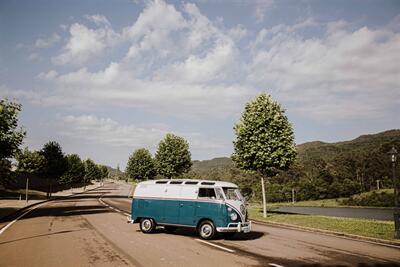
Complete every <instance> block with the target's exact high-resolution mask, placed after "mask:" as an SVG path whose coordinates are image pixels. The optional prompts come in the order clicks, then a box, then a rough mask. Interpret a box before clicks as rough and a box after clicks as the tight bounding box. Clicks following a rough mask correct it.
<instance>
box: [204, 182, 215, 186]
mask: <svg viewBox="0 0 400 267" xmlns="http://www.w3.org/2000/svg"><path fill="white" fill-rule="evenodd" d="M201 184H202V185H215V183H214V182H201Z"/></svg>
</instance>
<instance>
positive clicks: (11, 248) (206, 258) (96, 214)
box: [0, 183, 400, 267]
mask: <svg viewBox="0 0 400 267" xmlns="http://www.w3.org/2000/svg"><path fill="white" fill-rule="evenodd" d="M129 189H130V188H129V187H128V186H124V185H119V184H111V183H110V184H106V185H105V186H104V187H102V188H99V189H96V190H93V191H91V192H87V193H85V194H82V195H75V196H73V197H70V198H66V199H63V200H56V201H51V202H48V203H44V204H43V205H41V206H36V208H35V209H34V210H31V211H29V212H28V213H27V214H25V215H24V216H22V217H20V218H19V219H18V220H17V221H14V223H12V224H11V225H10V224H9V222H8V223H3V224H2V225H0V227H2V230H0V266H275V267H279V266H301V265H303V266H318V265H321V266H333V265H342V266H343V265H344V266H361V265H360V264H363V265H362V266H375V265H376V266H393V265H396V263H400V249H399V248H395V247H389V246H383V245H379V244H373V243H367V242H362V241H356V240H351V239H345V238H340V237H334V236H328V235H323V234H319V233H310V232H304V231H298V230H291V229H290V230H289V229H283V228H279V227H270V226H264V225H254V230H253V231H252V232H251V233H249V234H247V235H245V234H241V235H238V236H237V237H236V238H234V239H232V240H225V239H223V238H219V239H216V240H213V241H211V242H203V241H201V240H199V239H198V237H197V236H196V234H195V233H194V232H192V231H184V230H180V231H178V232H177V233H175V234H167V233H164V231H163V230H162V229H158V230H157V231H156V233H154V234H143V233H141V232H140V231H139V228H138V225H137V224H129V223H127V222H126V215H127V214H128V213H129V211H130V200H129V199H127V195H128V192H129ZM111 207H112V208H111ZM7 226H8V227H7ZM4 227H7V228H6V229H5V228H4ZM4 229H5V230H4ZM398 266H400V265H398Z"/></svg>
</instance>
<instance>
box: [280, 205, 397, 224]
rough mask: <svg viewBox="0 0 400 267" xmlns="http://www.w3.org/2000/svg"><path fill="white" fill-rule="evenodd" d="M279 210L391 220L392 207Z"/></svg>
mask: <svg viewBox="0 0 400 267" xmlns="http://www.w3.org/2000/svg"><path fill="white" fill-rule="evenodd" d="M276 210H277V211H280V212H288V213H297V214H310V215H323V216H334V217H346V218H362V219H373V220H384V221H392V220H393V209H391V208H383V209H379V208H345V207H343V208H341V207H295V206H294V207H292V206H287V207H280V208H278V209H276Z"/></svg>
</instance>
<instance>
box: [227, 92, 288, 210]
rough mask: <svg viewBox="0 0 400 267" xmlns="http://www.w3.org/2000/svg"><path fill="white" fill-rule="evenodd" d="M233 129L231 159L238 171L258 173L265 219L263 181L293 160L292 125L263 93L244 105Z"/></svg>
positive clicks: (275, 103)
mask: <svg viewBox="0 0 400 267" xmlns="http://www.w3.org/2000/svg"><path fill="white" fill-rule="evenodd" d="M234 130H235V134H236V140H235V141H234V142H233V143H234V153H233V155H232V159H233V161H234V162H235V164H236V166H237V167H239V168H240V169H244V170H248V171H254V172H257V173H259V174H260V176H261V187H262V195H263V214H264V217H266V216H267V210H266V209H267V208H266V197H265V183H264V179H268V178H271V177H274V176H275V175H276V174H277V173H278V172H279V171H280V170H286V169H288V167H289V166H290V164H291V163H292V162H294V160H295V158H296V148H295V143H294V134H293V129H292V126H291V124H290V123H289V121H288V119H287V117H286V116H285V111H284V110H283V109H282V107H281V105H280V104H279V103H278V102H277V101H275V100H273V99H272V98H271V96H269V95H268V94H265V93H263V94H260V95H258V96H257V97H256V98H255V99H254V100H253V101H250V102H248V103H247V104H246V106H245V110H244V112H243V113H242V117H241V119H240V121H239V122H238V123H237V124H235V126H234Z"/></svg>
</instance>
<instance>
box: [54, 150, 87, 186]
mask: <svg viewBox="0 0 400 267" xmlns="http://www.w3.org/2000/svg"><path fill="white" fill-rule="evenodd" d="M65 159H66V164H67V168H66V171H65V172H64V174H63V175H62V176H61V178H60V182H62V183H64V184H73V183H81V182H83V179H84V177H85V165H84V164H83V162H82V160H81V158H80V157H79V156H78V155H77V154H70V155H67V156H66V157H65Z"/></svg>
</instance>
